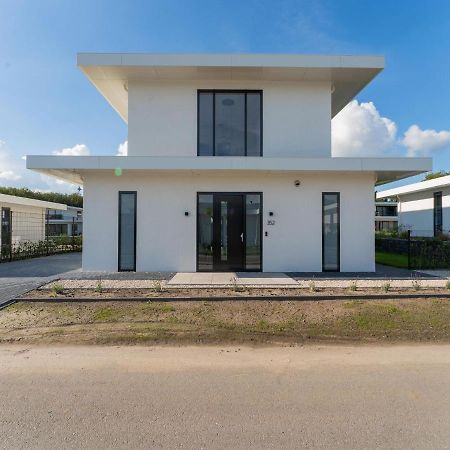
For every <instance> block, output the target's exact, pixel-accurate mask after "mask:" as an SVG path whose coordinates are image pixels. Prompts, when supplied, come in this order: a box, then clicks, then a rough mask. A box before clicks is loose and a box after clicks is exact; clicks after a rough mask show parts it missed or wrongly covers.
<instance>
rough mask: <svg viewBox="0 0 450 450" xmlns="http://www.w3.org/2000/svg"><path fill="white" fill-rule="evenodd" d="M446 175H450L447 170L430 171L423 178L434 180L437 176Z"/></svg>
mask: <svg viewBox="0 0 450 450" xmlns="http://www.w3.org/2000/svg"><path fill="white" fill-rule="evenodd" d="M446 175H450V172H445V170H440V171H439V172H429V173H427V174H426V175H425V178H424V179H423V180H424V181H426V180H434V179H435V178H440V177H445V176H446Z"/></svg>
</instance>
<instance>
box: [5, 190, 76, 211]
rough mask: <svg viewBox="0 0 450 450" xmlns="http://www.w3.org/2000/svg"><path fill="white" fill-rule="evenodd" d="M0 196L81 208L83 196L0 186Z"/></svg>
mask: <svg viewBox="0 0 450 450" xmlns="http://www.w3.org/2000/svg"><path fill="white" fill-rule="evenodd" d="M0 194H7V195H16V196H17V197H26V198H34V199H36V200H43V201H45V202H55V203H63V204H65V205H68V206H77V207H79V208H82V207H83V196H81V195H80V194H78V193H74V194H61V193H60V192H38V191H32V190H31V189H28V188H13V187H2V186H0Z"/></svg>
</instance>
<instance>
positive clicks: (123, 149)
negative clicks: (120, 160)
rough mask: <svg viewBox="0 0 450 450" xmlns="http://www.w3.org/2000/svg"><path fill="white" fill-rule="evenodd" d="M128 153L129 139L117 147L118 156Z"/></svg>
mask: <svg viewBox="0 0 450 450" xmlns="http://www.w3.org/2000/svg"><path fill="white" fill-rule="evenodd" d="M127 155H128V141H125V142H123V143H122V144H119V146H118V147H117V154H116V156H127Z"/></svg>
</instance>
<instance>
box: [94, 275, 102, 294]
mask: <svg viewBox="0 0 450 450" xmlns="http://www.w3.org/2000/svg"><path fill="white" fill-rule="evenodd" d="M95 292H98V293H100V294H101V293H102V292H103V283H102V279H101V278H100V279H99V280H98V281H97V286H95Z"/></svg>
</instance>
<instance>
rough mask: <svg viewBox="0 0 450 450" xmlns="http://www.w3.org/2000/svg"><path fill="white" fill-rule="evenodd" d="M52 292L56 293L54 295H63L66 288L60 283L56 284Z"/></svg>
mask: <svg viewBox="0 0 450 450" xmlns="http://www.w3.org/2000/svg"><path fill="white" fill-rule="evenodd" d="M52 292H53V293H54V294H56V295H57V294H62V293H63V292H64V286H63V285H62V284H60V283H55V284H54V285H53V286H52Z"/></svg>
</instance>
